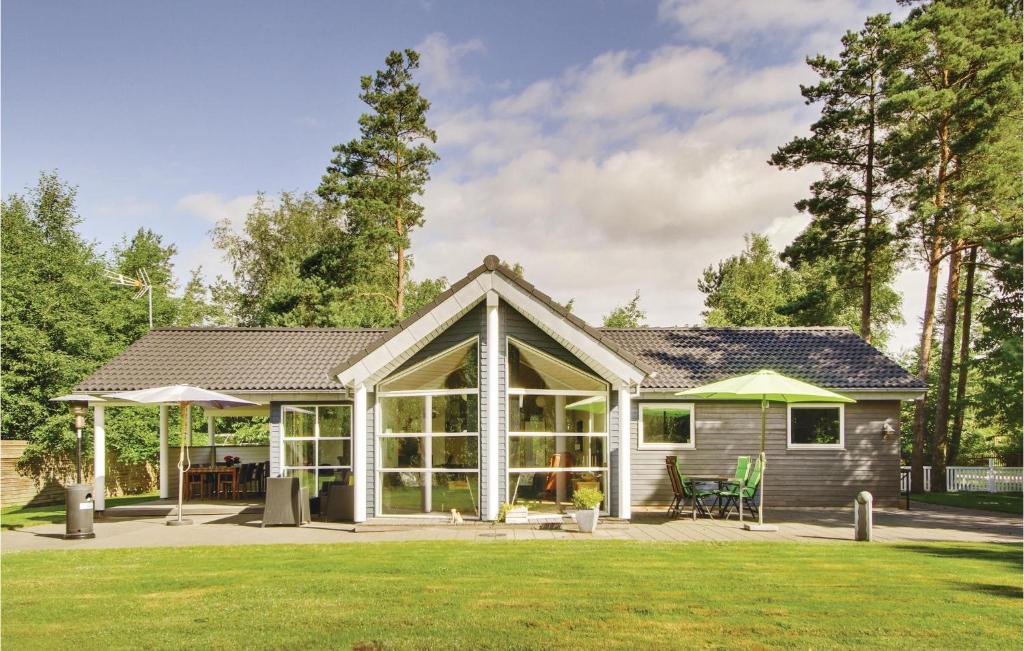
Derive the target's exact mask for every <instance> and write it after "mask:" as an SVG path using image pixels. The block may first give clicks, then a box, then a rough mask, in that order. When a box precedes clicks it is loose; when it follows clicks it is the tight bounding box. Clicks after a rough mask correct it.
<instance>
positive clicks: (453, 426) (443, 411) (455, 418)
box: [430, 395, 479, 433]
mask: <svg viewBox="0 0 1024 651" xmlns="http://www.w3.org/2000/svg"><path fill="white" fill-rule="evenodd" d="M430 410H431V412H432V413H431V424H430V431H431V432H435V433H436V432H476V431H478V428H477V420H476V419H477V414H478V412H479V410H478V408H477V397H476V395H458V396H434V397H433V398H432V400H431V403H430Z"/></svg>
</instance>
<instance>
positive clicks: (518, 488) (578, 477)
mask: <svg viewBox="0 0 1024 651" xmlns="http://www.w3.org/2000/svg"><path fill="white" fill-rule="evenodd" d="M604 475H605V473H603V472H520V473H509V478H508V481H509V486H508V490H509V495H510V497H511V499H510V501H511V502H512V503H513V504H516V505H520V506H525V507H527V508H528V509H529V510H530V511H540V512H558V511H564V510H565V509H568V508H572V493H573V491H574V490H576V489H578V488H584V487H587V488H596V489H598V490H599V491H601V492H602V493H604V494H605V495H607V494H608V493H607V491H606V490H605V476H604ZM604 508H605V505H604V504H602V505H601V509H602V510H604Z"/></svg>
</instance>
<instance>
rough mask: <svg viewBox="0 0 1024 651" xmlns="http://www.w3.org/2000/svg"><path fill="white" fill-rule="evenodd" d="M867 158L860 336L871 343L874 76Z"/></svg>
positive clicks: (870, 100)
mask: <svg viewBox="0 0 1024 651" xmlns="http://www.w3.org/2000/svg"><path fill="white" fill-rule="evenodd" d="M868 120H869V121H870V122H869V124H868V152H867V154H868V159H867V165H866V166H865V171H864V273H863V277H862V279H861V302H860V336H861V337H863V338H864V341H866V342H868V343H869V344H870V343H871V289H872V288H871V285H872V283H873V278H872V266H873V264H874V259H873V258H874V245H873V241H872V240H873V237H872V233H871V222H872V221H873V219H874V202H875V77H874V75H872V76H871V96H870V99H869V100H868Z"/></svg>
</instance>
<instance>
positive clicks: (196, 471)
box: [185, 466, 238, 500]
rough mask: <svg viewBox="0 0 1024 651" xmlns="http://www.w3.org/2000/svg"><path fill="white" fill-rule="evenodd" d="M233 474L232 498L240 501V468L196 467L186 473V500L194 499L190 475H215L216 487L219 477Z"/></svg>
mask: <svg viewBox="0 0 1024 651" xmlns="http://www.w3.org/2000/svg"><path fill="white" fill-rule="evenodd" d="M227 473H231V498H232V499H236V500H237V499H238V466H194V467H192V468H189V469H188V470H187V471H186V472H185V499H186V500H190V499H192V488H191V486H192V483H191V482H190V481H189V480H188V478H189V475H200V476H203V475H213V481H214V485H216V483H217V476H218V475H222V474H227Z"/></svg>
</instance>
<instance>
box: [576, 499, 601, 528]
mask: <svg viewBox="0 0 1024 651" xmlns="http://www.w3.org/2000/svg"><path fill="white" fill-rule="evenodd" d="M597 516H598V511H597V507H596V506H595V507H594V508H592V509H587V510H586V511H582V510H581V511H576V524H577V525H579V528H580V531H582V532H583V533H594V529H596V528H597Z"/></svg>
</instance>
